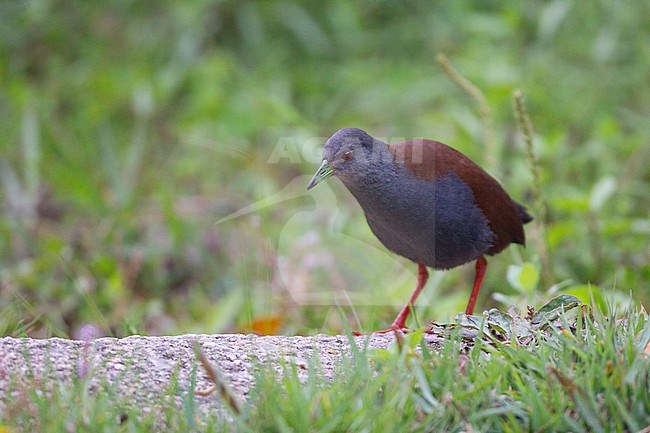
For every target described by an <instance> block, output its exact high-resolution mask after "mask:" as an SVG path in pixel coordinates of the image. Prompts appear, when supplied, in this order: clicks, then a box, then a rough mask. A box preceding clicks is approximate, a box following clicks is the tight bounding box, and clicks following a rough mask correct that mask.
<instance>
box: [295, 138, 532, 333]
mask: <svg viewBox="0 0 650 433" xmlns="http://www.w3.org/2000/svg"><path fill="white" fill-rule="evenodd" d="M331 176H335V177H338V178H339V179H340V180H341V181H342V182H343V184H344V185H345V186H346V187H347V189H348V190H349V191H350V192H351V193H352V195H353V196H354V197H355V199H356V200H357V202H358V203H359V205H360V206H361V208H362V210H363V212H364V214H365V217H366V221H367V223H368V225H369V226H370V229H371V231H372V232H373V234H374V235H375V236H376V237H377V238H378V239H379V241H380V242H381V243H382V244H383V245H384V246H385V247H386V248H387V249H388V250H390V251H392V252H393V253H395V254H398V255H400V256H403V257H406V258H407V259H409V260H411V261H412V262H414V263H416V264H417V265H418V277H417V285H416V287H415V289H414V291H413V293H412V294H411V296H410V298H409V301H408V302H407V303H406V305H405V306H404V307H403V308H402V309H401V310H400V312H399V314H398V315H397V317H395V320H394V321H393V322H392V324H391V325H390V327H389V328H387V329H386V330H384V331H378V332H388V331H391V330H404V331H408V328H407V327H406V320H407V318H408V316H409V313H410V311H411V308H412V306H413V305H414V304H415V301H416V300H417V298H418V296H419V295H420V293H421V292H422V289H423V288H424V286H425V285H426V283H427V280H428V278H429V272H428V270H427V268H432V269H436V270H446V269H451V268H455V267H457V266H460V265H463V264H465V263H469V262H471V261H475V278H474V284H473V286H472V290H471V293H470V296H469V300H468V303H467V308H466V309H465V314H467V315H472V314H473V313H474V307H475V304H476V300H477V297H478V293H479V290H480V289H481V285H482V283H483V278H484V276H485V272H486V270H487V260H486V258H485V256H493V255H495V254H498V253H500V252H501V251H503V250H504V249H505V248H506V247H507V246H508V245H510V244H512V243H515V244H520V245H523V246H525V243H526V237H525V233H524V227H523V226H524V224H526V223H528V222H530V221H532V217H531V216H530V215H529V214H528V212H527V210H526V208H525V207H524V206H522V205H521V204H519V203H517V202H516V201H514V200H513V199H512V198H510V196H509V195H508V193H507V192H506V191H505V190H504V189H503V187H502V186H501V184H500V183H499V182H498V181H497V180H496V179H494V178H493V177H492V176H490V175H489V174H488V173H487V172H486V171H485V170H483V169H482V168H481V167H479V166H478V165H477V164H476V163H474V162H473V161H472V160H471V159H469V158H468V157H467V156H465V155H464V154H463V153H461V152H460V151H458V150H456V149H454V148H452V147H450V146H448V145H446V144H444V143H441V142H439V141H434V140H428V139H413V140H407V141H403V142H400V143H395V144H387V143H384V142H383V141H381V140H379V139H377V138H374V137H372V136H371V135H369V134H368V133H367V132H365V131H363V130H361V129H358V128H343V129H340V130H338V131H337V132H335V133H334V134H333V135H332V136H331V137H330V138H329V139H328V140H327V141H326V142H325V145H324V146H323V158H322V162H321V164H320V166H319V168H318V169H317V170H316V173H315V174H314V176H313V177H312V178H311V180H310V181H309V183H308V184H307V190H310V189H312V188H313V187H315V186H316V185H317V184H318V183H320V182H321V181H323V180H325V179H327V178H329V177H331Z"/></svg>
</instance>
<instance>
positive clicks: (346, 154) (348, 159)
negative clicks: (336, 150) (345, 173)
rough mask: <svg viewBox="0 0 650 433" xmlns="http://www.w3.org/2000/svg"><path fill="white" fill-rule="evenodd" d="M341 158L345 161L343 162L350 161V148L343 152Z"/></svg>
mask: <svg viewBox="0 0 650 433" xmlns="http://www.w3.org/2000/svg"><path fill="white" fill-rule="evenodd" d="M342 159H343V161H345V162H348V161H352V151H351V150H348V151H347V152H345V153H344V154H343V157H342Z"/></svg>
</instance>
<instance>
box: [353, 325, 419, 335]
mask: <svg viewBox="0 0 650 433" xmlns="http://www.w3.org/2000/svg"><path fill="white" fill-rule="evenodd" d="M410 331H411V330H410V329H409V328H407V327H406V326H403V327H401V328H398V327H397V326H392V325H391V326H390V327H388V328H386V329H382V330H381V331H373V332H370V333H369V334H370V335H372V334H388V333H390V332H392V333H397V332H399V333H402V334H408V333H409V332H410ZM352 335H354V336H355V337H359V336H361V335H368V334H365V333H363V332H359V331H352Z"/></svg>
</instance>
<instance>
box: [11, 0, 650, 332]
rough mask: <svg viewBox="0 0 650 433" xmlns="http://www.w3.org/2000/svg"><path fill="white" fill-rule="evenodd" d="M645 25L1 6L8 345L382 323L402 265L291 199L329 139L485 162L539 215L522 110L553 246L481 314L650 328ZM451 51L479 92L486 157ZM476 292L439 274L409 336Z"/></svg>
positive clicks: (508, 7) (520, 264) (330, 195)
mask: <svg viewBox="0 0 650 433" xmlns="http://www.w3.org/2000/svg"><path fill="white" fill-rule="evenodd" d="M648 16H650V5H649V4H648V3H647V2H609V1H594V2H586V3H585V2H580V3H579V2H572V1H566V0H554V1H544V2H542V1H531V2H506V3H501V2H492V1H488V2H480V3H477V2H472V1H469V0H457V1H454V2H429V1H424V0H422V1H410V2H407V3H399V4H398V3H396V2H387V1H385V2H375V1H359V2H354V3H353V2H347V1H343V0H340V1H336V0H335V1H328V2H302V1H297V0H295V1H289V0H286V1H276V2H254V1H237V2H235V1H203V2H125V1H105V2H99V3H97V2H78V1H72V2H65V1H45V0H44V1H24V2H2V3H1V4H0V83H1V86H0V122H1V124H0V125H1V126H0V127H1V129H2V131H3V134H2V136H1V137H0V152H1V153H0V186H1V187H0V188H1V189H0V191H1V192H0V211H1V215H0V334H4V335H21V334H28V335H32V336H48V335H61V336H72V337H75V336H77V335H78V333H79V332H80V329H81V328H82V327H83V326H84V325H90V326H94V327H97V328H98V332H100V333H103V334H107V335H117V336H121V335H126V334H130V333H136V332H137V333H146V334H170V333H183V332H206V333H213V332H224V331H241V332H247V331H256V332H265V331H269V332H281V333H316V332H339V331H340V330H341V329H342V328H343V324H342V320H347V321H349V322H350V326H352V327H356V328H358V329H365V330H368V329H378V328H380V327H381V326H382V325H383V326H385V325H386V324H387V323H389V321H390V320H391V319H392V316H393V315H394V314H395V313H396V311H397V308H399V304H400V303H402V302H404V301H405V300H406V299H407V296H408V293H409V292H410V290H411V289H412V285H413V284H414V282H415V270H416V267H415V266H414V265H412V264H411V263H408V262H407V261H405V260H402V259H400V258H397V257H394V256H392V255H390V254H387V253H385V251H384V250H383V247H381V245H380V244H379V242H378V241H376V240H375V239H374V238H373V236H372V234H371V233H370V231H369V229H368V228H367V226H366V224H365V221H364V219H363V216H362V212H361V210H360V209H359V208H358V205H357V204H356V203H355V201H354V199H353V198H352V197H351V196H350V195H349V193H347V191H346V190H345V188H344V187H342V186H341V185H340V182H338V181H336V180H333V181H329V182H328V184H327V185H329V186H323V187H321V186H320V185H319V187H318V188H317V189H315V190H314V191H313V194H312V193H309V194H308V193H306V191H304V186H305V184H306V180H304V179H303V176H306V175H310V174H312V173H313V171H314V170H315V168H316V167H317V164H318V162H319V159H320V158H319V153H320V147H321V145H322V143H323V142H324V139H325V138H326V137H327V136H328V135H330V134H331V133H332V132H333V131H335V130H337V129H338V128H340V127H344V126H357V127H360V128H364V129H366V130H368V131H369V132H370V133H372V134H373V135H375V136H378V137H385V138H386V139H389V140H390V139H393V138H395V139H398V138H399V137H429V138H436V139H438V140H441V141H444V142H446V143H448V144H450V145H452V146H454V147H456V148H458V149H460V150H462V151H463V152H465V153H466V154H468V155H469V156H470V157H471V158H473V159H474V160H475V161H477V162H479V163H480V164H483V165H486V163H487V162H488V161H490V160H492V161H497V163H496V164H490V165H491V166H490V167H489V169H490V171H491V172H492V173H493V174H494V175H495V176H496V177H497V178H499V179H500V180H501V181H502V183H503V184H504V185H505V186H506V189H507V190H508V191H509V192H510V193H511V195H512V196H513V197H515V198H516V199H517V200H518V201H520V202H523V203H526V204H527V205H528V206H529V209H530V211H531V213H532V214H534V215H535V216H537V217H538V216H539V215H540V209H538V208H537V206H536V205H535V201H534V199H533V197H532V190H533V189H532V175H531V170H530V167H529V165H528V163H527V159H526V150H525V144H524V142H523V140H522V138H521V136H520V135H519V134H518V133H517V123H516V121H515V117H514V115H513V111H512V93H513V91H514V90H515V89H522V91H523V94H524V97H525V98H526V103H527V108H528V112H529V115H530V117H531V119H532V121H533V123H534V126H535V131H536V136H535V137H534V138H535V140H534V145H535V150H536V152H537V154H538V157H539V169H540V176H541V185H542V191H543V199H544V203H546V206H547V207H548V215H547V218H546V221H545V224H546V232H545V238H544V239H539V237H538V236H537V235H538V234H539V233H540V232H539V225H533V224H531V225H529V226H527V232H528V235H529V244H528V249H526V250H521V249H518V248H516V247H512V249H511V254H508V253H504V254H502V255H501V256H500V257H499V258H494V259H492V260H490V264H491V265H490V269H489V271H488V275H487V279H486V282H485V284H484V289H483V290H484V293H482V295H481V297H480V299H479V305H478V307H479V309H481V308H482V307H484V308H487V307H489V306H492V305H493V304H497V303H499V302H506V303H508V302H519V303H521V304H525V303H527V302H528V303H530V302H534V303H536V302H538V301H539V300H541V299H545V298H548V297H549V296H550V295H549V290H550V291H551V292H557V291H562V292H568V293H573V294H575V295H577V296H579V297H581V299H583V300H589V298H590V297H591V298H593V299H594V300H595V301H597V302H599V303H612V304H614V305H623V304H625V303H626V302H627V300H628V299H629V297H630V296H631V297H632V299H633V300H634V301H635V302H644V303H646V305H648V304H647V303H648V302H649V301H650V290H649V288H650V246H649V242H648V240H649V238H650V217H649V215H650V200H649V193H648V191H649V190H650V169H649V168H648V167H649V166H650V146H648V143H649V142H650V123H649V122H648V118H649V117H650V88H649V87H648V85H647V84H648V79H649V76H648V71H650V45H648V43H647V41H648V37H649V36H650V22H649V21H648V20H647V18H644V17H648ZM440 52H444V53H445V54H446V55H447V56H448V57H449V58H450V59H451V61H452V62H453V64H454V66H455V67H456V68H457V69H458V70H459V71H460V72H461V73H462V74H463V75H464V76H466V77H467V78H468V79H469V80H471V81H472V82H473V83H474V84H475V85H476V86H477V87H478V88H480V89H481V90H482V91H483V93H484V94H485V97H486V99H487V101H488V103H489V105H490V108H491V112H492V116H493V124H494V128H495V130H494V133H495V138H496V140H495V142H496V143H497V146H496V148H495V149H493V150H492V152H496V153H497V154H496V155H486V152H485V147H484V143H483V136H484V130H483V127H482V123H481V118H480V114H479V112H478V110H477V107H476V105H475V103H474V102H473V101H472V100H471V98H469V97H468V96H467V95H466V94H465V93H463V91H461V90H460V89H459V88H458V87H457V86H456V85H455V84H454V83H453V82H452V81H451V80H450V79H449V77H448V76H447V75H445V73H443V71H442V70H441V69H440V67H439V65H437V63H436V61H435V58H436V55H437V54H438V53H440ZM490 158H492V159H490ZM307 179H308V177H307ZM260 201H261V202H260ZM253 203H259V204H258V205H257V206H254V207H253V208H251V209H252V210H251V212H242V214H243V215H242V216H240V217H239V218H232V219H229V220H225V221H222V222H219V221H220V220H221V219H222V218H224V217H226V216H228V215H230V214H231V213H232V212H235V211H237V210H239V209H242V208H246V206H249V205H251V204H253ZM217 222H219V223H217ZM538 223H539V218H538V219H537V222H536V223H535V224H538ZM540 243H546V244H547V245H548V251H549V260H550V265H551V267H552V284H553V286H552V287H550V286H549V284H548V282H544V283H542V282H540V281H539V278H538V277H539V270H540V263H541V261H542V260H541V258H540V256H539V249H537V248H536V245H540ZM506 276H507V277H506ZM472 278H473V272H471V270H470V266H467V267H465V268H460V269H457V270H453V271H450V272H446V273H444V274H443V273H435V275H434V276H433V278H432V280H431V282H430V283H429V286H428V287H427V289H426V292H425V294H424V295H423V302H422V307H419V308H418V309H417V312H418V318H419V319H420V322H425V321H427V320H429V319H434V318H435V319H436V320H439V321H442V320H446V319H448V318H449V317H450V316H454V315H455V313H456V312H457V311H461V310H462V309H463V308H464V304H465V302H466V299H467V296H468V295H469V288H470V284H471V279H472ZM490 292H499V293H496V295H495V296H489V294H490ZM313 296H315V297H317V298H318V297H319V296H320V298H319V299H316V300H313ZM364 296H365V298H364ZM348 297H349V299H351V300H352V301H353V302H352V303H353V304H354V308H351V307H350V306H349V302H348V303H346V302H345V299H347V298H348ZM306 299H311V301H306ZM337 303H338V304H341V305H340V307H339V306H337V305H336V304H337ZM319 304H320V305H319ZM390 305H394V306H395V308H391V307H388V306H390ZM339 311H343V312H344V315H343V316H341V314H339Z"/></svg>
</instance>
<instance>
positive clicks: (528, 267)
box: [506, 262, 539, 293]
mask: <svg viewBox="0 0 650 433" xmlns="http://www.w3.org/2000/svg"><path fill="white" fill-rule="evenodd" d="M506 279H507V280H508V283H510V285H511V286H512V287H513V288H514V289H516V290H517V291H519V292H521V293H533V292H534V291H535V287H537V283H538V282H539V268H538V266H537V265H535V264H534V263H532V262H524V263H522V264H521V265H510V266H509V267H508V272H507V274H506Z"/></svg>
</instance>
